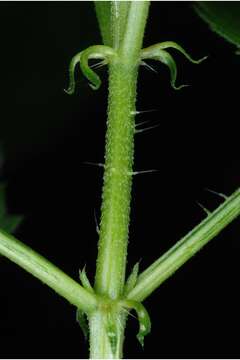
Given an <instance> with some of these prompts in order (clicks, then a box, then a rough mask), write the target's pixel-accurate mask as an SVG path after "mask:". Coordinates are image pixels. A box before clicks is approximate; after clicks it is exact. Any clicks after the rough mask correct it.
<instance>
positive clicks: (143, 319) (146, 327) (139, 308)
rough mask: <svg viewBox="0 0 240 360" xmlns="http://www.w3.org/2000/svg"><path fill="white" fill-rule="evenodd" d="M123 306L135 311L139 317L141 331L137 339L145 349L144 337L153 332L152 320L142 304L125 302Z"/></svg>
mask: <svg viewBox="0 0 240 360" xmlns="http://www.w3.org/2000/svg"><path fill="white" fill-rule="evenodd" d="M122 306H123V307H124V308H127V309H130V310H131V309H134V310H135V311H136V313H137V316H138V322H139V331H138V334H137V339H138V341H139V342H140V344H141V346H142V347H144V337H145V336H146V335H148V334H149V333H150V332H151V319H150V316H149V314H148V312H147V310H146V308H145V307H144V306H143V304H142V303H140V302H137V301H134V300H123V302H122Z"/></svg>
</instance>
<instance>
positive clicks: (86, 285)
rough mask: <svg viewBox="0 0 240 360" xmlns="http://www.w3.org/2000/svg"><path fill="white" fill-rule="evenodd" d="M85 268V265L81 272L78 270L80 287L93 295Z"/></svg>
mask: <svg viewBox="0 0 240 360" xmlns="http://www.w3.org/2000/svg"><path fill="white" fill-rule="evenodd" d="M85 268H86V265H85V266H84V268H83V269H82V271H81V270H79V278H80V280H81V283H82V286H83V287H84V289H86V290H88V291H89V292H91V293H94V290H93V288H92V285H91V283H90V281H89V280H88V277H87V274H86V269H85Z"/></svg>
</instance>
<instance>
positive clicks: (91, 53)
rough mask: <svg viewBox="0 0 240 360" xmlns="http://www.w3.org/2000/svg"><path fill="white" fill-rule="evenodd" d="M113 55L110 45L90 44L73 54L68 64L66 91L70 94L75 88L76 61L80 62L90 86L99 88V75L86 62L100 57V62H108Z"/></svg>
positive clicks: (95, 88)
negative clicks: (67, 85)
mask: <svg viewBox="0 0 240 360" xmlns="http://www.w3.org/2000/svg"><path fill="white" fill-rule="evenodd" d="M114 55H115V51H114V50H113V49H112V48H111V47H109V46H105V45H94V46H90V47H89V48H87V49H85V50H83V51H81V52H80V53H78V54H77V55H75V56H74V57H73V59H72V61H71V62H70V66H69V87H68V89H67V90H65V91H66V93H68V94H70V95H71V94H73V93H74V90H75V77H74V73H75V68H76V65H77V64H78V63H79V64H80V67H81V70H82V72H83V74H84V75H85V77H86V78H87V79H88V80H89V82H90V84H89V85H90V87H91V88H92V89H93V90H97V89H99V87H100V85H101V80H100V77H99V76H98V75H97V74H96V72H95V71H93V70H92V69H91V67H90V66H89V63H88V62H89V60H90V59H101V60H103V62H102V64H108V63H109V61H110V60H111V58H112V57H113V56H114Z"/></svg>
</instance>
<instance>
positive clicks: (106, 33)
mask: <svg viewBox="0 0 240 360" xmlns="http://www.w3.org/2000/svg"><path fill="white" fill-rule="evenodd" d="M95 10H96V14H97V18H98V23H99V27H100V31H101V35H102V39H103V43H104V45H107V46H112V32H111V2H110V1H95Z"/></svg>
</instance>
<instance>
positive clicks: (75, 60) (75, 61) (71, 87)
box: [64, 52, 82, 95]
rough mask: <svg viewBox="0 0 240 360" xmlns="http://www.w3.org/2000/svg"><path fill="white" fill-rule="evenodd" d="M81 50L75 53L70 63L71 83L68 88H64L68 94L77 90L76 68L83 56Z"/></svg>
mask: <svg viewBox="0 0 240 360" xmlns="http://www.w3.org/2000/svg"><path fill="white" fill-rule="evenodd" d="M81 54H82V53H81V52H80V53H78V54H77V55H75V56H74V57H73V58H72V60H71V62H70V65H69V85H68V88H67V89H64V91H65V92H66V93H67V94H68V95H72V94H73V93H74V91H75V76H74V73H75V68H76V65H77V64H78V63H79V62H80V58H81Z"/></svg>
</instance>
